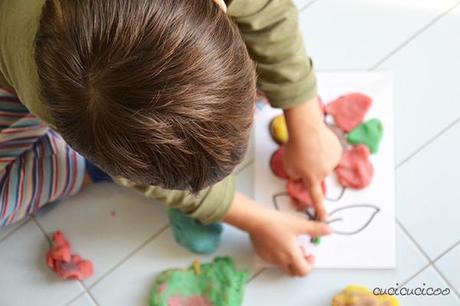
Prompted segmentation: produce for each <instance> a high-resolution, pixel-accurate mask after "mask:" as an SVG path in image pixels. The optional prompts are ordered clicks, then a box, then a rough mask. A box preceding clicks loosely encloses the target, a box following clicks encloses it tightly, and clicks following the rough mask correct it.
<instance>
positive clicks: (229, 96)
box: [35, 0, 255, 191]
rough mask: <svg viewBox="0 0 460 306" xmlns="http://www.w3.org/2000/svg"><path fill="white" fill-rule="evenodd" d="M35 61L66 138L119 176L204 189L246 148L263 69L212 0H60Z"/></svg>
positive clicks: (47, 16) (52, 5) (48, 17)
mask: <svg viewBox="0 0 460 306" xmlns="http://www.w3.org/2000/svg"><path fill="white" fill-rule="evenodd" d="M35 56H36V61H37V65H38V73H39V77H40V84H41V95H42V98H43V102H44V103H45V104H46V107H47V108H48V109H49V111H50V113H51V115H52V117H53V118H54V124H55V125H56V127H57V129H58V131H59V133H60V134H61V135H62V136H63V137H64V139H65V140H66V141H67V142H68V143H69V144H70V145H71V146H72V147H74V148H75V149H77V150H78V151H79V152H81V153H82V154H84V155H85V156H86V157H87V158H88V159H90V160H91V161H93V162H94V163H96V164H97V165H99V166H100V167H102V168H103V169H104V170H105V171H107V172H108V173H109V174H111V175H113V176H122V177H125V178H128V179H131V180H133V181H135V182H137V183H144V184H152V185H159V186H162V187H165V188H170V189H191V190H193V191H198V190H200V189H202V188H203V187H206V186H208V185H211V184H213V183H216V182H217V181H219V180H221V179H222V178H223V177H225V176H226V175H228V174H229V173H230V172H231V171H232V170H233V169H234V167H235V166H236V165H237V164H238V163H239V162H240V161H241V159H242V157H243V155H244V153H245V151H246V148H247V143H248V138H249V132H250V126H251V123H252V118H253V109H254V100H255V69H254V64H253V63H252V61H251V59H250V57H249V55H248V53H247V50H246V47H245V45H244V42H243V40H242V38H241V36H240V34H239V31H238V29H237V27H236V26H235V25H234V24H232V22H231V20H230V18H229V17H228V16H227V15H226V14H225V13H224V12H223V10H221V9H220V8H219V6H218V5H217V4H216V3H215V2H213V1H212V0H193V1H190V0H79V1H74V0H48V1H47V3H46V5H45V7H44V9H43V13H42V17H41V22H40V27H39V30H38V34H37V39H36V54H35Z"/></svg>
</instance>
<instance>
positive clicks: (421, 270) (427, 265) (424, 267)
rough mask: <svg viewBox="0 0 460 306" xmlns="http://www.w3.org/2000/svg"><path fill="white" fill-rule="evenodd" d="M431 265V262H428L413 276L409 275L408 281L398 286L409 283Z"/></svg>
mask: <svg viewBox="0 0 460 306" xmlns="http://www.w3.org/2000/svg"><path fill="white" fill-rule="evenodd" d="M430 266H432V265H431V263H428V264H426V265H425V266H423V268H421V269H420V270H419V271H417V272H416V273H415V274H414V275H412V276H411V277H409V278H408V279H407V280H406V281H404V282H403V283H402V284H400V285H399V287H398V288H402V287H404V286H405V285H407V283H409V282H410V281H411V280H413V279H414V278H416V277H417V276H418V275H420V274H421V273H422V272H424V271H425V270H426V269H428V268H429V267H430Z"/></svg>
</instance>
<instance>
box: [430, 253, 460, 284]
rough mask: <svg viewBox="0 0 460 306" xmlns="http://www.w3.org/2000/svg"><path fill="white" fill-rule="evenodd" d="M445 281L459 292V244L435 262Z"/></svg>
mask: <svg viewBox="0 0 460 306" xmlns="http://www.w3.org/2000/svg"><path fill="white" fill-rule="evenodd" d="M435 265H436V267H437V268H438V269H439V271H440V272H441V273H442V274H443V275H444V277H445V278H447V281H448V282H449V283H450V284H451V285H452V286H453V287H454V289H455V290H457V292H460V244H458V245H457V246H456V247H455V248H453V249H452V250H450V251H449V252H448V253H447V254H445V255H444V256H442V257H441V258H440V259H439V260H438V261H436V262H435Z"/></svg>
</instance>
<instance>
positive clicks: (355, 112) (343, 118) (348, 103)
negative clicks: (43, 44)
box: [326, 93, 372, 132]
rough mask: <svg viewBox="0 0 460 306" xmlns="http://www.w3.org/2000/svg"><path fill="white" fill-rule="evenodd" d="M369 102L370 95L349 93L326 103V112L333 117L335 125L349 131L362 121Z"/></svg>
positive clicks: (369, 105)
mask: <svg viewBox="0 0 460 306" xmlns="http://www.w3.org/2000/svg"><path fill="white" fill-rule="evenodd" d="M371 104H372V99H371V98H370V97H368V96H366V95H364V94H361V93H351V94H348V95H344V96H341V97H339V98H337V99H336V100H334V101H332V102H331V103H329V104H328V105H326V113H328V114H330V115H332V116H333V117H334V121H335V125H337V126H338V127H339V128H341V129H342V130H343V131H345V132H350V131H351V130H353V129H354V128H355V127H357V126H358V125H359V124H360V123H361V122H362V121H363V119H364V116H365V115H366V113H367V111H368V110H369V108H370V107H371Z"/></svg>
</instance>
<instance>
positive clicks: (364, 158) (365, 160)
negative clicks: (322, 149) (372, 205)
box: [335, 144, 374, 189]
mask: <svg viewBox="0 0 460 306" xmlns="http://www.w3.org/2000/svg"><path fill="white" fill-rule="evenodd" d="M369 155H370V153H369V149H368V147H367V146H365V145H362V144H360V145H357V146H354V147H353V148H351V149H350V150H347V151H345V152H344V153H343V156H342V159H341V160H340V163H339V165H338V166H337V168H336V169H335V173H336V175H337V179H338V181H339V183H340V185H342V186H344V187H350V188H355V189H362V188H365V187H367V186H368V185H369V184H370V183H371V181H372V177H373V175H374V167H373V166H372V164H371V162H370V160H369Z"/></svg>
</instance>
